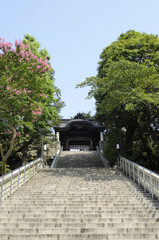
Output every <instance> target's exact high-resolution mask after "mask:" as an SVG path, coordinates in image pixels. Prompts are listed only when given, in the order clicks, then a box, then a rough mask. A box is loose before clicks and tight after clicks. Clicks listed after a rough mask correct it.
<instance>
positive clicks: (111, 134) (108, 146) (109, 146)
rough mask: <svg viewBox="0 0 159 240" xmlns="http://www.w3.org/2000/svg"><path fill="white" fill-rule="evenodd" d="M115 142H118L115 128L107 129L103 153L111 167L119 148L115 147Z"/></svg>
mask: <svg viewBox="0 0 159 240" xmlns="http://www.w3.org/2000/svg"><path fill="white" fill-rule="evenodd" d="M116 143H119V139H118V130H117V129H116V128H112V129H109V130H108V132H107V133H106V136H105V146H104V148H103V153H104V156H105V157H106V159H107V160H108V162H109V164H110V166H111V167H113V166H114V164H115V163H116V161H117V157H118V155H119V150H117V149H116Z"/></svg>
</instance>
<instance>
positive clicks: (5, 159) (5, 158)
mask: <svg viewBox="0 0 159 240" xmlns="http://www.w3.org/2000/svg"><path fill="white" fill-rule="evenodd" d="M9 128H10V129H11V130H12V133H13V135H12V139H11V142H10V147H9V150H8V152H7V153H6V154H5V155H4V151H3V147H2V144H0V153H1V157H2V174H5V173H6V165H7V159H8V157H9V156H10V155H11V153H12V150H13V147H14V141H15V138H16V130H15V128H14V126H13V125H10V126H9Z"/></svg>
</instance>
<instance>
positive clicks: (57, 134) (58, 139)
mask: <svg viewBox="0 0 159 240" xmlns="http://www.w3.org/2000/svg"><path fill="white" fill-rule="evenodd" d="M56 138H57V141H58V142H59V141H60V133H59V132H57V133H56Z"/></svg>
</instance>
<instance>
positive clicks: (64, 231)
mask: <svg viewBox="0 0 159 240" xmlns="http://www.w3.org/2000/svg"><path fill="white" fill-rule="evenodd" d="M5 233H7V234H17V233H20V234H23V233H25V234H60V235H61V234H80V233H85V234H113V235H114V234H130V235H131V234H150V233H151V234H156V235H158V236H159V228H114V227H113V228H111V227H109V228H107V229H106V228H103V227H101V228H100V227H98V228H96V227H95V228H81V227H80V228H78V227H74V228H72V227H70V228H61V227H60V228H57V227H56V228H0V234H5Z"/></svg>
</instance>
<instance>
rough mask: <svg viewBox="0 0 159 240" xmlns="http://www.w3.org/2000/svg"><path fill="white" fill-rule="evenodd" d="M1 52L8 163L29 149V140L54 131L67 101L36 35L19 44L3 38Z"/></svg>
mask: <svg viewBox="0 0 159 240" xmlns="http://www.w3.org/2000/svg"><path fill="white" fill-rule="evenodd" d="M0 53H2V54H0V66H1V71H0V95H1V98H0V113H1V115H0V129H1V133H0V153H1V158H2V162H3V163H4V165H5V164H6V161H7V158H8V157H9V155H10V154H11V153H14V151H18V149H21V151H23V152H25V151H27V148H28V144H31V143H32V144H33V143H39V142H40V141H41V134H42V132H43V135H45V134H46V133H48V132H51V131H50V127H52V124H55V123H57V122H58V121H59V120H60V116H59V111H60V109H61V108H62V107H63V102H62V101H61V98H60V90H59V89H58V88H57V87H56V86H55V84H54V70H53V69H52V67H51V65H50V62H49V59H50V56H49V54H48V52H47V50H46V49H40V44H39V43H38V42H37V41H36V40H35V38H34V37H32V36H29V35H25V37H24V39H23V42H18V41H15V48H13V47H12V44H11V43H8V42H5V40H4V39H2V38H0ZM50 121H51V124H50ZM13 132H14V134H13ZM13 135H14V136H13ZM16 135H17V136H16ZM13 146H14V151H13ZM4 165H3V166H4Z"/></svg>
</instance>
